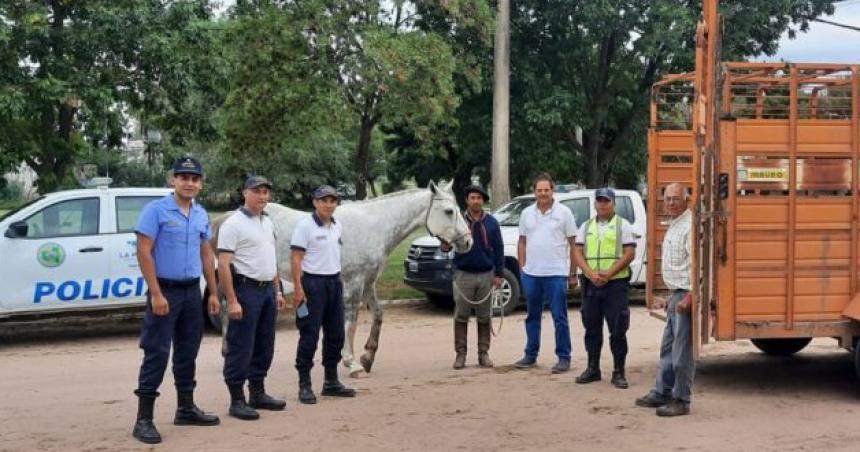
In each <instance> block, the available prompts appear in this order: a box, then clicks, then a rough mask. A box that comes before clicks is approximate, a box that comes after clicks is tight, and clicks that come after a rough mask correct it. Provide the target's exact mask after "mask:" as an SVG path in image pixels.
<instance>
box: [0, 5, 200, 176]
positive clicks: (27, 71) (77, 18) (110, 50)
mask: <svg viewBox="0 0 860 452" xmlns="http://www.w3.org/2000/svg"><path fill="white" fill-rule="evenodd" d="M209 17H210V10H209V5H208V2H206V1H203V0H198V1H185V2H176V3H172V2H171V3H165V2H162V1H159V0H49V1H45V2H37V1H32V0H7V1H4V2H2V3H0V18H2V20H0V42H2V44H3V45H2V50H0V52H2V61H3V62H2V63H0V64H2V65H3V67H2V75H0V77H2V83H0V105H2V106H3V113H2V114H0V121H2V122H0V126H2V127H0V129H2V132H0V150H2V154H4V155H5V157H4V161H5V162H0V163H6V164H9V163H10V162H11V163H13V164H14V163H16V162H19V161H21V160H23V161H25V162H26V163H27V164H28V165H29V166H30V167H32V168H33V169H34V170H35V171H36V173H37V174H38V176H39V179H38V184H39V188H40V190H41V191H50V190H53V189H55V188H57V187H60V186H63V185H69V184H72V183H73V181H72V179H71V177H70V174H71V168H72V167H73V165H74V164H75V163H76V158H77V157H78V156H79V155H81V154H83V153H85V152H86V151H87V150H89V149H99V150H102V151H112V150H113V151H115V150H117V149H119V147H120V146H121V145H122V140H123V126H124V124H125V117H124V114H123V113H124V111H125V109H126V108H136V107H139V106H141V105H144V104H153V103H155V104H156V105H152V107H151V108H152V109H154V110H157V111H159V112H166V111H167V110H169V109H170V108H171V105H173V103H174V102H175V101H177V99H176V98H174V96H175V95H177V94H182V93H181V92H178V91H181V88H183V87H177V88H178V89H174V90H170V89H168V88H166V87H165V86H164V85H163V82H164V81H165V80H167V79H169V78H170V77H171V74H173V73H174V72H173V70H174V69H175V65H174V64H172V63H174V59H175V57H176V54H175V53H174V52H176V51H180V50H181V49H177V48H176V47H175V46H172V45H171V44H172V41H173V36H175V34H177V33H182V32H183V30H185V29H186V28H187V27H188V26H189V25H190V24H192V23H194V22H195V21H199V20H208V19H209ZM162 91H164V92H169V94H170V95H169V96H167V95H159V94H160V92H162ZM180 99H181V96H180ZM180 101H181V100H180Z"/></svg>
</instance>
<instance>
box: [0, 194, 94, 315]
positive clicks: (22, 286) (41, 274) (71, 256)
mask: <svg viewBox="0 0 860 452" xmlns="http://www.w3.org/2000/svg"><path fill="white" fill-rule="evenodd" d="M105 214H106V212H105V209H104V203H103V202H102V197H101V196H100V195H94V196H91V197H86V198H78V199H66V200H59V201H57V202H55V203H53V204H50V205H48V206H46V207H45V208H43V209H42V210H39V211H37V212H36V213H34V214H32V215H30V216H29V217H28V218H26V219H24V220H23V221H24V222H25V223H26V224H27V234H26V236H25V237H18V238H14V239H9V240H7V241H6V244H7V245H6V249H4V250H3V251H4V256H3V258H2V263H0V268H2V271H3V273H4V274H5V275H9V276H10V278H9V281H10V282H11V284H9V285H7V286H5V287H4V288H3V295H2V296H3V298H4V301H3V306H4V308H5V309H6V310H9V311H19V312H20V311H41V310H46V311H48V310H58V309H61V310H63V309H75V308H80V307H85V306H87V305H90V304H93V303H96V302H98V300H99V299H100V298H102V297H101V283H102V280H103V279H104V278H106V277H107V275H108V256H107V246H106V244H105V243H104V240H103V239H102V237H101V236H100V234H99V232H100V222H101V221H102V219H103V218H104V216H105Z"/></svg>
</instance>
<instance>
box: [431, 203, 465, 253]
mask: <svg viewBox="0 0 860 452" xmlns="http://www.w3.org/2000/svg"><path fill="white" fill-rule="evenodd" d="M447 199H448V198H442V197H437V196H435V195H434V196H433V197H432V198H430V206H428V207H427V214H426V215H425V216H424V229H426V230H427V234H429V235H430V237H433V238H435V239H437V240H439V241H440V242H441V241H443V240H445V239H443V238H442V237H439V236H438V235H436V234H434V233H433V231H431V230H430V226H429V225H428V221H429V220H430V212H431V211H433V201H445V200H447ZM468 235H472V231H471V230H469V232H464V233H462V234H459V235H457V236H455V237H454V238H453V239H452V240H451V244H452V245H453V244H454V243H457V242H459V241H460V239H462V238H463V237H466V236H468Z"/></svg>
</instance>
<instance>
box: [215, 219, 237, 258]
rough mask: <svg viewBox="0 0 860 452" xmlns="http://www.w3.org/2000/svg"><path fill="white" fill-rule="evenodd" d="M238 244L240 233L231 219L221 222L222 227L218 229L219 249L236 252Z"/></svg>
mask: <svg viewBox="0 0 860 452" xmlns="http://www.w3.org/2000/svg"><path fill="white" fill-rule="evenodd" d="M238 246H239V234H238V230H237V228H236V226H235V225H234V224H233V223H231V222H229V221H225V222H224V223H222V224H221V228H220V230H219V231H218V251H229V252H231V253H234V252H236V248H238Z"/></svg>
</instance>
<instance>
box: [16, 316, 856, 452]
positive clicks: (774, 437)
mask: <svg viewBox="0 0 860 452" xmlns="http://www.w3.org/2000/svg"><path fill="white" fill-rule="evenodd" d="M570 313H571V319H572V326H573V341H574V362H573V367H574V370H573V372H571V373H569V374H566V375H551V374H550V372H549V368H550V366H551V365H552V364H553V362H554V357H553V356H552V354H551V350H552V348H553V342H552V327H551V321H550V319H549V318H548V314H547V315H545V317H544V331H543V345H544V347H543V350H544V351H543V353H542V354H541V357H540V358H539V362H540V367H538V368H537V369H534V370H530V371H518V370H515V369H513V368H512V367H511V366H509V365H507V364H509V363H512V362H514V361H515V360H516V359H517V358H519V356H520V354H521V352H522V348H523V345H524V336H525V334H524V331H523V325H522V322H523V317H524V314H523V313H522V312H520V313H518V314H517V315H515V316H512V317H509V318H507V319H506V321H505V326H504V329H503V331H502V334H501V337H500V338H499V339H498V340H496V341H495V342H494V344H493V349H492V356H493V358H494V360H495V361H496V364H497V367H496V368H495V369H492V370H483V369H478V368H476V367H475V365H474V364H475V359H476V357H475V354H474V352H472V353H471V354H470V355H469V359H468V364H469V367H467V368H466V369H465V370H462V371H454V370H452V369H451V368H450V364H451V362H452V360H453V352H452V331H451V330H452V328H451V320H450V317H449V315H448V313H446V312H443V311H441V310H438V309H435V308H432V307H430V306H426V305H418V306H411V307H397V308H394V309H389V310H388V311H387V313H386V319H385V320H386V323H385V325H384V327H383V331H382V349H381V351H380V353H379V355H378V359H377V365H376V367H375V368H374V370H373V373H372V374H371V375H370V376H369V377H367V378H362V379H359V380H351V379H348V383H349V384H351V385H353V386H354V387H355V388H357V389H358V391H359V397H357V398H356V399H352V400H331V399H326V398H322V399H321V401H320V403H319V404H317V405H315V406H303V405H299V404H298V403H297V401H296V374H295V371H294V369H293V367H292V361H293V357H294V354H295V347H296V340H297V332H296V331H295V330H294V329H292V328H291V327H290V326H289V325H288V324H287V323H288V322H283V323H284V325H282V326H281V328H280V330H279V336H278V339H277V350H276V358H275V364H274V366H273V370H272V372H271V375H270V377H269V380H268V387H269V389H270V390H271V392H273V393H275V394H277V395H281V396H286V397H287V399H288V403H289V405H288V408H287V411H285V412H281V413H265V412H264V413H263V417H262V419H261V420H260V421H257V422H243V421H239V420H236V419H233V418H230V417H227V416H226V407H227V403H228V394H227V390H226V388H225V387H224V385H223V383H222V381H221V367H222V363H223V362H222V360H221V357H220V354H219V346H220V341H219V339H218V338H217V337H215V336H211V335H207V336H206V337H205V338H204V342H203V346H202V348H201V351H200V357H199V359H198V372H197V375H198V390H197V393H196V398H197V401H198V403H199V404H200V405H201V406H202V407H203V408H205V409H207V410H209V411H215V412H217V413H218V414H219V415H221V419H222V424H221V426H218V427H206V428H204V427H176V426H173V425H172V423H171V420H172V413H173V409H174V406H175V405H174V404H175V400H176V398H175V394H174V392H173V386H172V377H171V376H170V375H169V373H168V376H167V378H166V380H165V384H164V385H163V386H162V393H163V396H162V397H161V398H159V400H158V403H157V405H156V424H157V425H158V427H159V429H160V430H161V433H162V435H163V436H164V439H165V442H164V443H163V444H161V445H159V446H156V448H157V449H159V448H160V449H163V450H238V449H240V448H246V449H249V450H250V448H253V450H258V451H261V450H295V451H316V450H319V451H350V452H353V451H371V450H372V451H400V450H445V451H450V450H487V451H490V450H493V451H495V450H523V451H532V450H685V449H696V450H715V451H716V450H720V451H726V450H777V449H778V450H814V451H818V450H860V430H858V429H857V418H858V414H860V399H858V394H860V390H858V388H860V384H858V382H857V381H856V380H855V377H854V374H853V370H852V363H851V360H850V358H849V355H848V353H846V352H845V351H843V350H841V349H839V348H837V347H836V345H835V341H829V340H816V341H814V342H813V343H812V344H811V345H810V346H809V347H808V348H807V349H805V350H804V351H803V352H801V353H800V354H798V355H797V356H795V357H793V358H771V357H767V356H764V355H763V354H761V353H759V352H758V351H757V350H756V349H755V348H754V347H753V346H752V345H751V344H749V342H746V341H739V342H732V343H718V344H713V345H711V346H709V347H708V348H706V353H705V357H704V358H703V360H702V361H701V362H700V365H699V368H698V375H697V379H696V386H695V391H694V402H693V414H692V415H691V416H687V417H684V418H677V419H662V418H658V417H656V416H655V415H654V413H653V411H651V410H647V409H642V408H637V407H635V406H633V399H634V398H635V397H637V396H639V395H642V394H644V393H645V392H646V391H647V390H648V389H649V388H650V386H651V385H652V384H653V378H654V372H655V370H656V357H657V348H658V345H659V337H660V330H661V328H662V323H660V322H659V321H657V320H654V319H651V318H649V317H648V316H647V314H646V313H645V311H644V309H642V308H641V307H637V308H634V313H633V316H632V326H631V331H630V335H629V337H630V356H629V358H628V361H629V370H628V378H629V380H630V382H631V388H630V389H628V390H626V391H625V390H618V389H615V388H613V387H611V386H610V385H609V383H608V378H606V379H605V380H604V381H602V382H598V383H594V384H590V385H586V386H581V385H576V384H574V383H573V377H574V375H575V374H576V373H578V372H580V371H581V370H582V368H583V366H584V360H585V357H584V352H583V349H582V345H581V344H582V339H581V336H582V326H581V323H580V321H579V313H578V312H577V311H576V309H575V308H574V309H571V311H570ZM367 317H368V316H367V315H363V316H362V319H363V321H364V322H365V323H362V325H361V328H360V330H359V337H361V338H364V337H366V333H367V330H368V325H367V323H366V320H367ZM469 342H470V351H472V350H473V349H474V342H475V333H474V324H473V325H472V328H471V329H470V337H469ZM0 354H2V366H0V385H2V389H0V450H141V449H146V447H144V446H143V445H141V444H140V443H138V442H137V441H135V440H134V439H132V438H131V434H130V432H131V427H132V423H133V420H134V419H133V418H134V411H135V409H136V401H135V398H134V397H133V395H132V390H133V389H134V386H135V380H136V375H137V368H138V366H139V362H140V356H141V353H140V351H139V350H138V348H137V344H136V335H135V333H134V332H130V331H127V332H125V333H120V334H113V335H109V336H101V337H94V338H93V337H90V338H77V339H64V338H49V339H38V340H26V341H20V340H18V341H16V340H14V338H13V339H11V340H10V339H9V338H6V339H4V342H3V343H2V345H0ZM610 363H611V358H610V357H609V356H608V350H606V351H605V352H604V357H603V368H604V374H605V376H606V377H608V375H607V374H608V373H609V371H610V366H611V364H610ZM321 379H322V372H321V369H319V367H317V368H315V369H314V383H315V386H316V388H317V389H318V388H319V386H320V385H321Z"/></svg>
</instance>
